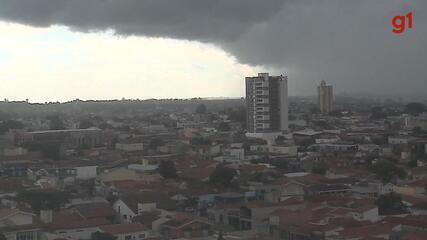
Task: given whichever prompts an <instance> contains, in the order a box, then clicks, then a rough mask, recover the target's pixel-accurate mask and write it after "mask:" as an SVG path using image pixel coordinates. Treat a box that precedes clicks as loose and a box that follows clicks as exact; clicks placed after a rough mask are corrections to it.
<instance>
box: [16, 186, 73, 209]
mask: <svg viewBox="0 0 427 240" xmlns="http://www.w3.org/2000/svg"><path fill="white" fill-rule="evenodd" d="M16 198H17V200H18V201H21V202H25V203H27V204H29V205H30V206H31V208H32V209H33V210H34V211H36V212H38V211H40V210H43V209H52V210H57V209H59V208H60V207H61V206H62V205H63V204H65V203H67V202H68V199H69V193H67V192H60V191H49V192H42V191H35V190H24V191H22V192H20V193H18V195H17V196H16Z"/></svg>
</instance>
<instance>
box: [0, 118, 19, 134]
mask: <svg viewBox="0 0 427 240" xmlns="http://www.w3.org/2000/svg"><path fill="white" fill-rule="evenodd" d="M23 128H24V124H22V123H21V122H19V121H15V120H7V121H4V122H2V123H0V134H3V133H5V132H7V131H9V130H10V129H23Z"/></svg>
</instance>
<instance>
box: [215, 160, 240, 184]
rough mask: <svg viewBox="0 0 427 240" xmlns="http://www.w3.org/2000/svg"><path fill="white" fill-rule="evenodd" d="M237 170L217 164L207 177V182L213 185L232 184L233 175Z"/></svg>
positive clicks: (234, 175)
mask: <svg viewBox="0 0 427 240" xmlns="http://www.w3.org/2000/svg"><path fill="white" fill-rule="evenodd" d="M236 175H237V172H236V170H234V169H231V168H228V167H224V166H221V165H218V166H217V167H216V168H215V170H214V171H213V172H212V174H211V175H210V177H209V183H210V184H212V185H215V186H221V187H230V186H233V180H234V177H236Z"/></svg>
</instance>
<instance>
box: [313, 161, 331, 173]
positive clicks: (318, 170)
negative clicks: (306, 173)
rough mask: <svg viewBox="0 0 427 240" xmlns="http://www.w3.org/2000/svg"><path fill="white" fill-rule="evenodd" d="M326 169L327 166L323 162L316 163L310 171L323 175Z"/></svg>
mask: <svg viewBox="0 0 427 240" xmlns="http://www.w3.org/2000/svg"><path fill="white" fill-rule="evenodd" d="M326 171H328V166H327V165H326V164H324V163H316V164H314V166H313V168H312V169H311V172H312V173H316V174H320V175H325V174H326Z"/></svg>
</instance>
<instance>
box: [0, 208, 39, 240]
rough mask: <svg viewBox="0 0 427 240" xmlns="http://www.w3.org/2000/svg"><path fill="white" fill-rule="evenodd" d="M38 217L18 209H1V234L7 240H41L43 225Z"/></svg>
mask: <svg viewBox="0 0 427 240" xmlns="http://www.w3.org/2000/svg"><path fill="white" fill-rule="evenodd" d="M35 217H36V215H35V214H33V213H31V212H27V211H23V210H20V209H18V208H3V209H0V232H1V233H3V235H4V236H5V237H6V239H7V240H15V239H34V240H38V239H41V225H40V224H39V223H37V222H36V221H35Z"/></svg>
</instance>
